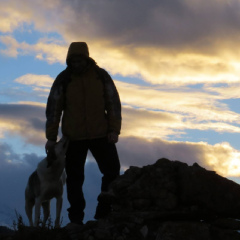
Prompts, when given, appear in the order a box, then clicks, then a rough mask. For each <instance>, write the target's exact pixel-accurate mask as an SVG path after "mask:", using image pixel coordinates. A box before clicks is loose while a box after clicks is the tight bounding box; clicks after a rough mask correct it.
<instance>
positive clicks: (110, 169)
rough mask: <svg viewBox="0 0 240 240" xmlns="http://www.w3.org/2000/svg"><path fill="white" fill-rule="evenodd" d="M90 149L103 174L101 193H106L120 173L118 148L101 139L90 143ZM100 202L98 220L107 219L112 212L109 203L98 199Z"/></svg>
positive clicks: (96, 216)
mask: <svg viewBox="0 0 240 240" xmlns="http://www.w3.org/2000/svg"><path fill="white" fill-rule="evenodd" d="M89 149H90V151H91V152H92V154H93V156H94V158H95V159H96V161H97V164H98V166H99V169H100V171H101V173H102V174H103V177H102V186H101V191H102V192H106V191H108V187H109V185H110V183H111V182H112V181H113V180H114V179H115V178H116V177H117V176H119V173H120V162H119V158H118V153H117V149H116V146H115V144H113V143H109V142H108V139H107V138H99V139H94V140H91V141H90V144H89ZM98 201H99V203H98V206H97V210H96V215H95V218H96V219H98V218H102V217H105V216H106V215H107V214H108V213H109V212H110V211H111V205H110V204H109V203H107V202H102V201H101V199H100V198H98Z"/></svg>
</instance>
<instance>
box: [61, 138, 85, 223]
mask: <svg viewBox="0 0 240 240" xmlns="http://www.w3.org/2000/svg"><path fill="white" fill-rule="evenodd" d="M87 151H88V143H87V140H83V141H71V142H70V143H69V147H68V150H67V153H66V173H67V181H66V183H67V197H68V201H69V203H70V208H68V217H69V219H70V221H71V222H74V223H78V224H81V223H82V221H83V218H84V208H85V205H86V203H85V199H84V196H83V191H82V186H83V182H84V165H85V162H86V156H87Z"/></svg>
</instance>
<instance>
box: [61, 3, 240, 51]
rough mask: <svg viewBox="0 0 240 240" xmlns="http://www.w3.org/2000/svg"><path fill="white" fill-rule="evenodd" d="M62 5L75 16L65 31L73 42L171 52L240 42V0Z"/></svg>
mask: <svg viewBox="0 0 240 240" xmlns="http://www.w3.org/2000/svg"><path fill="white" fill-rule="evenodd" d="M63 2H64V3H63V4H66V5H67V7H69V6H71V8H72V11H73V14H72V15H71V18H70V19H68V22H66V25H65V26H64V27H65V28H66V29H65V30H67V32H68V33H69V34H70V35H71V36H72V37H74V36H75V37H76V36H78V37H80V38H82V36H85V37H86V38H88V39H90V38H92V37H95V38H97V39H99V40H101V39H102V40H106V41H107V40H109V41H110V42H111V44H113V45H125V46H128V45H129V46H132V45H134V46H153V45H156V46H163V47H171V48H174V47H183V46H186V47H190V46H194V47H197V46H199V47H200V46H201V47H203V46H204V45H212V43H213V42H215V41H222V40H224V39H228V40H230V41H232V37H233V35H234V36H235V37H239V31H238V30H239V25H240V16H239V14H238V13H239V9H240V4H239V1H237V0H231V1H217V0H213V1H211V2H209V1H206V0H204V1H200V0H195V1H189V0H174V1H168V0H162V1H155V0H149V1H145V0H133V1H94V2H89V1H74V0H70V1H67V2H65V1H63ZM235 40H236V39H235ZM235 40H234V41H235Z"/></svg>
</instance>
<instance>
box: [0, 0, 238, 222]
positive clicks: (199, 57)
mask: <svg viewBox="0 0 240 240" xmlns="http://www.w3.org/2000/svg"><path fill="white" fill-rule="evenodd" d="M239 13H240V1H239V0H211V1H208V0H172V1H169V0H148V1H146V0H131V1H128V0H121V1H117V0H90V1H84V0H79V1H77V0H51V1H48V0H22V1H17V0H0V63H1V65H0V69H1V71H0V189H1V197H0V224H9V222H11V221H12V218H14V210H15V209H16V210H17V211H18V212H20V214H22V215H23V217H24V219H25V220H26V216H25V213H24V189H25V186H26V183H27V179H28V177H29V175H30V174H31V173H32V171H34V170H35V169H36V166H37V164H38V162H39V161H40V160H41V159H43V158H44V157H45V155H46V154H45V150H44V145H45V143H46V139H45V133H44V128H45V121H46V118H45V107H46V101H47V97H48V94H49V91H50V88H51V85H52V83H53V81H54V79H55V78H56V76H57V75H58V74H59V73H60V72H61V71H63V70H64V69H65V68H66V54H67V50H68V47H69V44H70V43H71V42H74V41H85V42H87V44H88V46H89V52H90V57H92V58H93V59H95V61H96V62H97V64H98V65H99V66H100V67H102V68H104V69H105V70H107V71H108V73H109V74H110V75H111V76H112V78H113V79H114V82H115V85H116V87H117V89H118V92H119V95H120V98H121V103H122V118H123V120H122V130H121V135H120V139H119V142H118V143H117V149H118V153H119V157H120V161H121V166H122V172H123V171H124V170H126V169H127V168H128V167H129V166H133V165H134V166H144V165H148V164H153V163H155V162H156V161H157V160H158V159H160V158H163V157H165V158H168V159H170V160H178V161H182V162H186V163H188V164H189V165H192V164H193V163H194V162H197V163H198V164H199V165H201V166H203V167H205V168H206V169H209V170H214V171H216V172H217V173H218V174H220V175H222V176H223V177H227V178H229V179H231V180H233V181H235V182H237V183H240V164H239V161H240V144H239V136H240V135H239V134H240V110H239V87H240V60H239V55H240V48H239V42H240V41H239V40H240V31H239V29H240V28H239V27H240V14H239ZM87 160H88V161H87V164H86V168H85V169H86V181H85V185H84V192H85V197H86V199H87V209H86V218H85V220H89V219H92V218H93V214H94V207H95V205H96V197H97V195H98V193H99V191H100V181H101V174H100V173H99V170H98V168H97V166H96V163H95V160H94V159H93V157H92V156H91V154H89V155H88V159H87ZM65 195H66V192H65ZM65 195H64V198H65V199H64V206H63V222H64V223H67V221H68V219H67V215H66V208H67V206H68V203H67V200H66V196H65Z"/></svg>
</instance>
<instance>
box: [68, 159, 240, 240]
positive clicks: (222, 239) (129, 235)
mask: <svg viewBox="0 0 240 240" xmlns="http://www.w3.org/2000/svg"><path fill="white" fill-rule="evenodd" d="M99 200H100V201H105V202H109V201H110V202H111V203H112V208H113V211H112V213H111V214H110V215H109V216H108V217H107V218H106V219H101V220H98V221H89V222H87V223H86V224H85V225H84V226H82V227H81V228H79V229H78V231H72V232H71V231H70V237H71V239H74V240H75V239H76V240H77V239H84V240H85V239H86V240H94V239H97V240H98V239H99V240H100V239H104V240H108V239H109V240H110V239H116V240H125V239H127V240H139V239H147V240H235V239H236V240H237V239H238V240H239V239H240V220H238V219H240V185H238V184H237V183H235V182H233V181H230V180H228V179H226V178H224V177H221V176H219V175H218V174H216V172H214V171H208V170H206V169H204V168H202V167H200V166H199V165H198V164H196V163H195V164H193V166H188V165H187V164H185V163H182V162H179V161H170V160H168V159H159V160H158V161H157V162H156V163H155V164H153V165H148V166H144V167H142V168H140V167H130V168H129V169H128V170H127V171H126V172H125V173H124V174H123V175H121V176H119V177H118V178H117V179H116V180H115V181H114V182H113V183H112V184H111V187H110V190H109V192H108V193H102V194H101V195H100V197H99Z"/></svg>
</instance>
